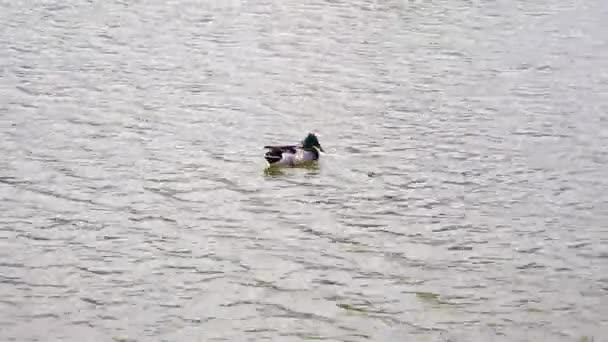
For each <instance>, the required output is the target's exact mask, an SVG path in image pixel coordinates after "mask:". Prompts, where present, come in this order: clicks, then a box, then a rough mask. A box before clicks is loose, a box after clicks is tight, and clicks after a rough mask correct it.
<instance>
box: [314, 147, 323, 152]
mask: <svg viewBox="0 0 608 342" xmlns="http://www.w3.org/2000/svg"><path fill="white" fill-rule="evenodd" d="M315 148H316V149H317V150H319V151H321V152H323V153H325V150H324V149H323V147H321V146H315Z"/></svg>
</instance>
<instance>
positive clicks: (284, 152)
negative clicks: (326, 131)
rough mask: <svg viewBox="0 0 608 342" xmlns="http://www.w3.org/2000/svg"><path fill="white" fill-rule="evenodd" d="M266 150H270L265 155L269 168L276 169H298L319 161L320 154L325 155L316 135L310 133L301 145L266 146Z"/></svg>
mask: <svg viewBox="0 0 608 342" xmlns="http://www.w3.org/2000/svg"><path fill="white" fill-rule="evenodd" d="M264 149H267V150H268V152H266V154H265V155H264V159H266V162H268V166H276V167H297V166H301V165H304V164H310V163H314V162H317V161H318V160H319V157H320V152H323V153H325V151H324V150H323V147H321V144H320V143H319V138H317V135H316V134H314V133H308V135H307V136H306V138H304V140H302V142H301V144H300V145H276V146H275V145H266V146H264Z"/></svg>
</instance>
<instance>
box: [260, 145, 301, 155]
mask: <svg viewBox="0 0 608 342" xmlns="http://www.w3.org/2000/svg"><path fill="white" fill-rule="evenodd" d="M264 148H265V149H269V150H271V151H272V152H281V153H283V152H287V153H294V154H295V153H296V149H297V148H298V146H297V145H276V146H273V145H266V146H264Z"/></svg>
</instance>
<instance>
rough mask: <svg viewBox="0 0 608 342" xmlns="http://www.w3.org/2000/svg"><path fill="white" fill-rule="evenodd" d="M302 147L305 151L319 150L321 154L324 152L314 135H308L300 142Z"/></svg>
mask: <svg viewBox="0 0 608 342" xmlns="http://www.w3.org/2000/svg"><path fill="white" fill-rule="evenodd" d="M302 147H303V148H305V149H309V150H312V149H313V148H317V149H319V151H321V152H325V151H324V150H323V147H321V144H320V143H319V139H318V138H317V136H316V135H315V134H314V133H308V135H307V136H306V138H304V141H302Z"/></svg>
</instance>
